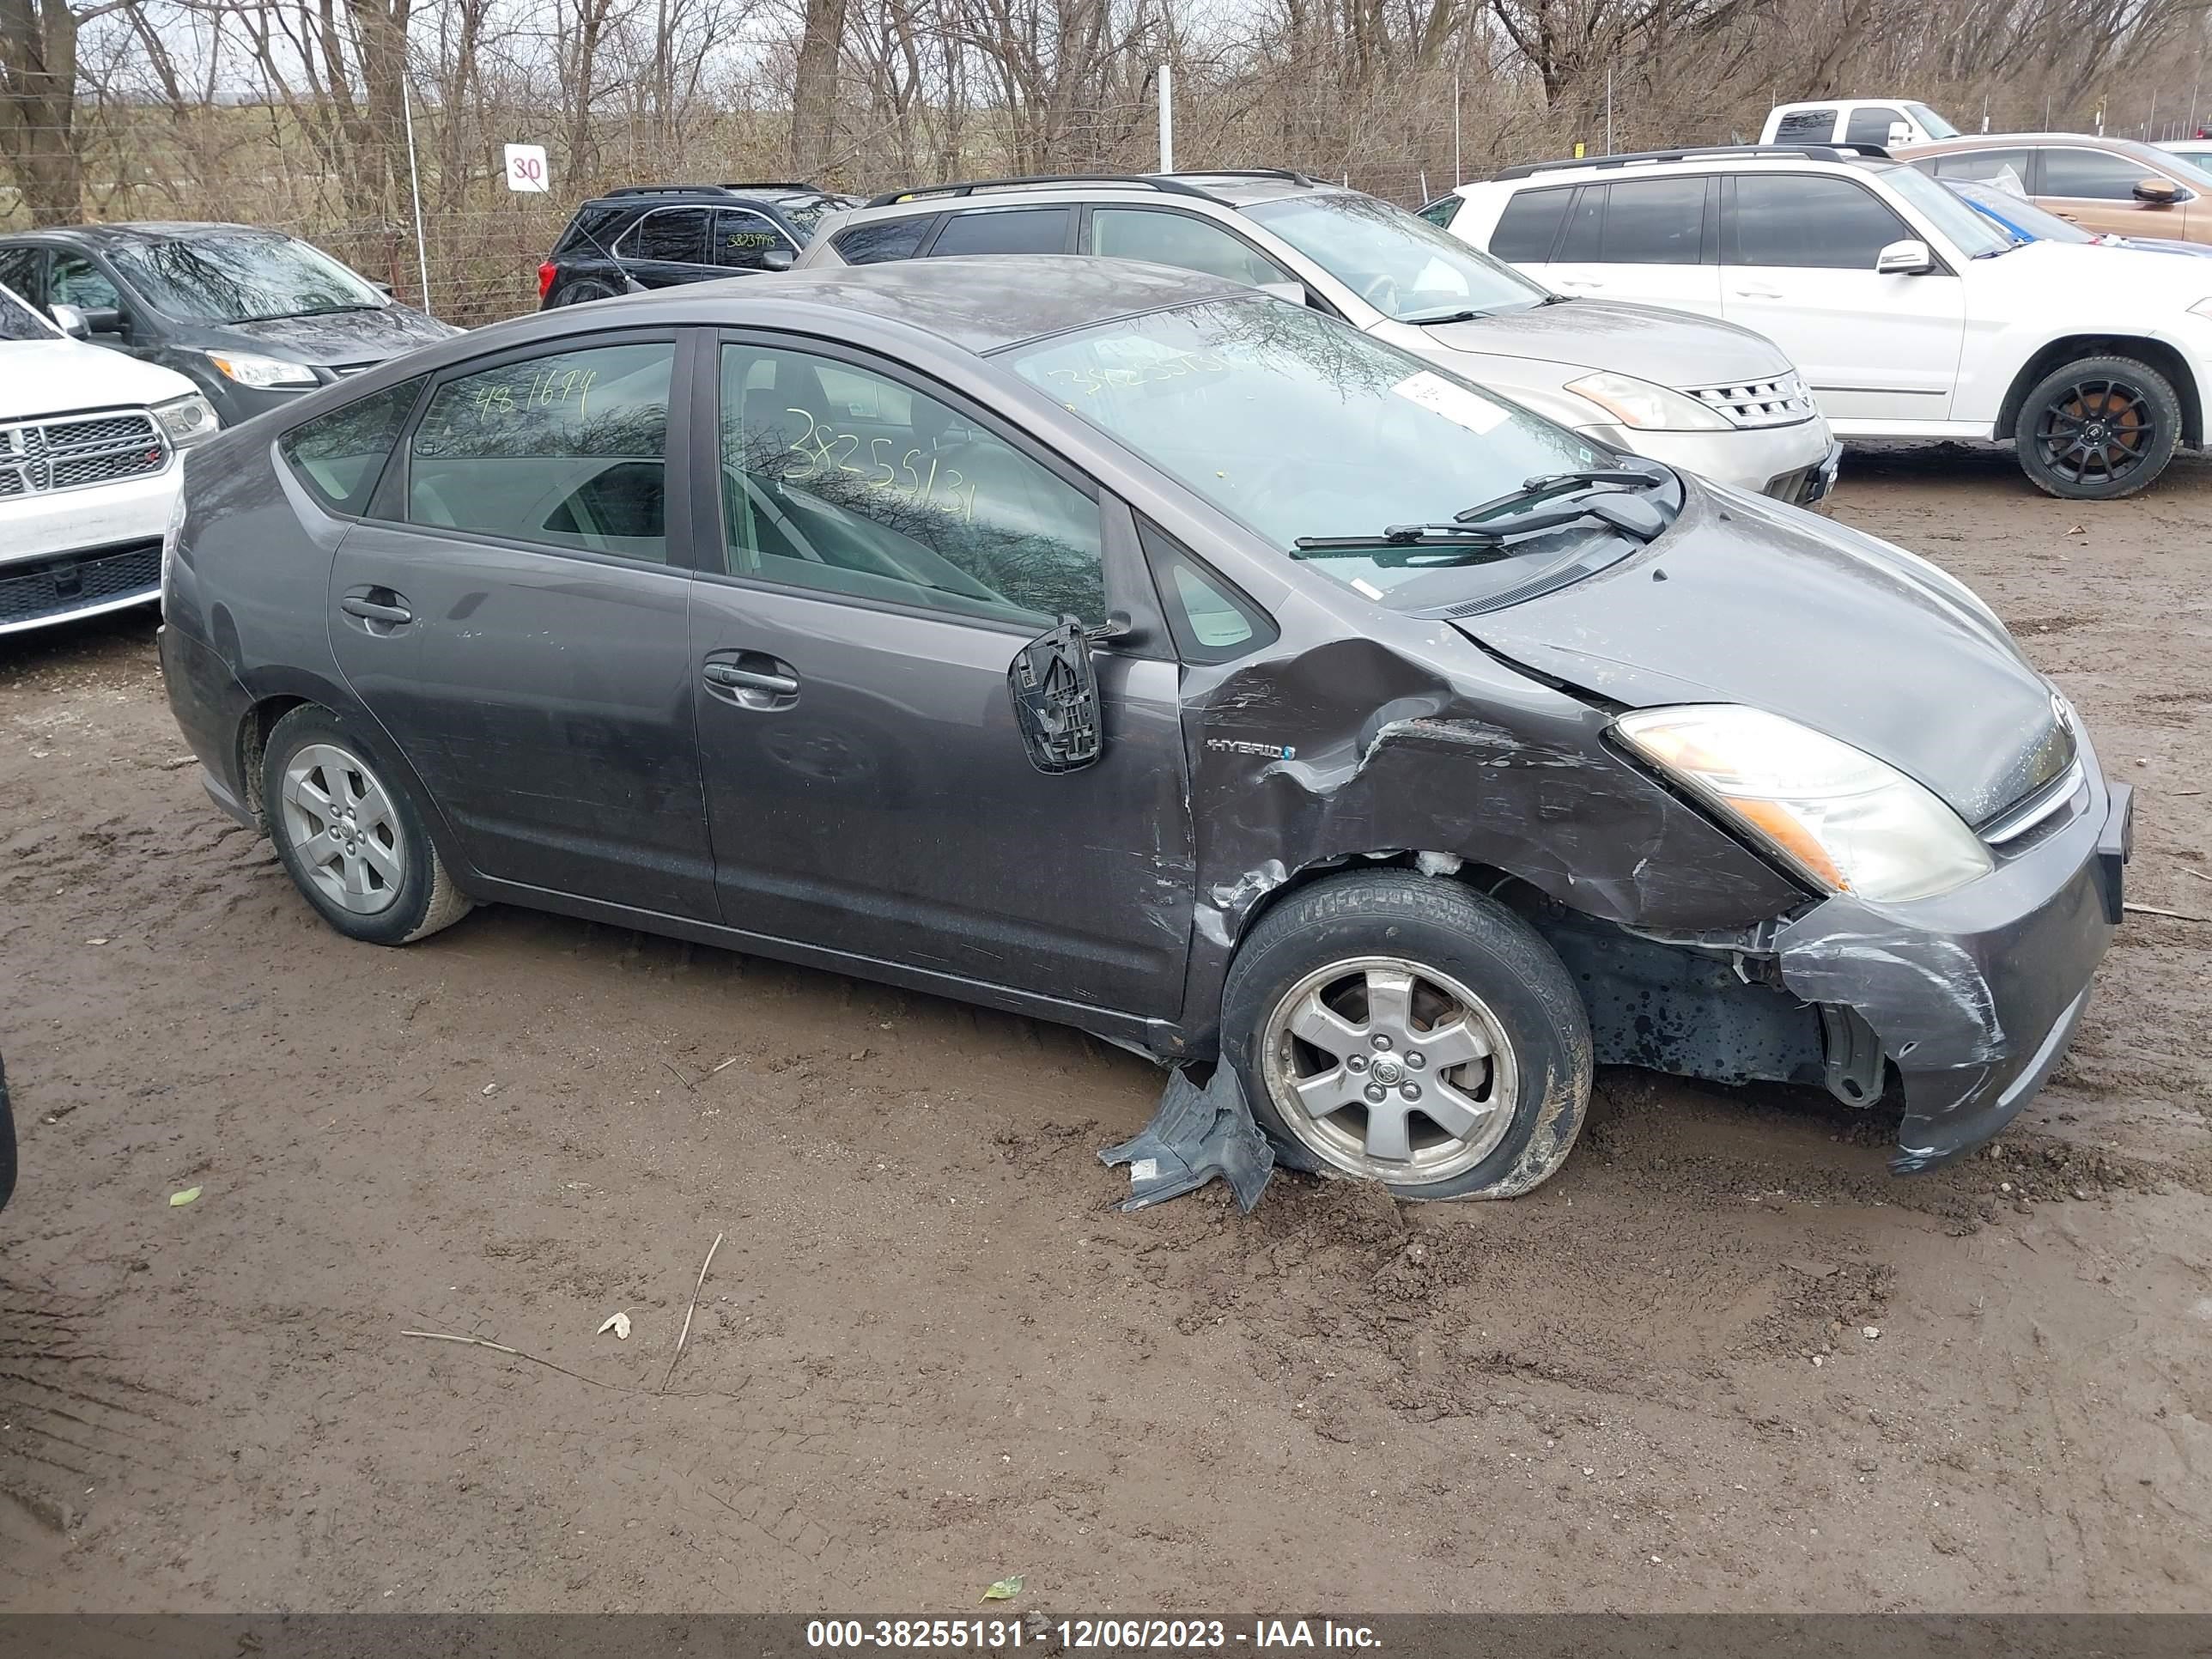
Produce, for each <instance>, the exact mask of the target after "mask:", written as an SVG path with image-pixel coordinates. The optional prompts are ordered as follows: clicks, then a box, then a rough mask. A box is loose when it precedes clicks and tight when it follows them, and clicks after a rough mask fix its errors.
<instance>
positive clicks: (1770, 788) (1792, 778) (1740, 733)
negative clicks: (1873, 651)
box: [1613, 703, 1993, 903]
mask: <svg viewBox="0 0 2212 1659" xmlns="http://www.w3.org/2000/svg"><path fill="white" fill-rule="evenodd" d="M1613 731H1614V732H1615V733H1616V734H1617V735H1618V736H1619V738H1620V740H1621V741H1622V742H1623V743H1624V744H1626V745H1627V747H1628V748H1629V749H1630V750H1632V752H1634V753H1635V754H1637V755H1638V756H1640V757H1643V758H1644V760H1646V761H1648V762H1650V763H1651V764H1652V765H1653V766H1655V767H1656V768H1658V769H1659V770H1660V771H1662V773H1664V774H1665V775H1667V776H1668V778H1670V779H1672V780H1674V781H1675V782H1676V783H1679V784H1680V785H1681V786H1682V787H1684V788H1686V789H1687V790H1688V791H1689V792H1690V793H1692V794H1693V795H1694V796H1696V797H1697V798H1698V799H1700V800H1702V801H1704V802H1705V803H1706V805H1709V806H1711V808H1712V809H1713V810H1714V811H1716V812H1717V814H1719V816H1720V817H1722V818H1723V820H1725V821H1726V822H1728V823H1732V824H1734V825H1735V827H1736V828H1738V829H1742V830H1744V831H1746V832H1747V833H1748V834H1749V835H1750V836H1751V837H1752V838H1753V841H1754V842H1757V843H1758V844H1759V845H1761V846H1763V847H1765V848H1768V849H1770V850H1771V851H1772V852H1773V853H1775V854H1778V856H1779V857H1780V858H1781V859H1782V860H1783V861H1784V863H1785V864H1786V865H1788V866H1790V868H1792V869H1793V870H1795V871H1796V872H1798V873H1799V874H1801V875H1802V876H1803V877H1804V878H1806V879H1807V880H1808V881H1809V882H1811V883H1812V884H1814V886H1815V887H1817V888H1820V889H1821V890H1825V891H1827V892H1831V893H1850V894H1853V895H1855V896H1857V897H1859V898H1863V899H1869V900H1872V901H1874V902H1880V903H1895V902H1902V901H1904V900H1907V899H1922V898H1933V897H1934V896H1936V895H1937V894H1939V893H1948V892H1949V891H1951V890H1953V889H1954V888H1956V887H1962V886H1964V885H1965V884H1966V883H1968V882H1970V881H1972V880H1974V879H1975V878H1977V877H1979V876H1984V875H1987V874H1988V873H1989V872H1990V869H1991V868H1992V867H1993V866H1992V865H1991V862H1990V854H1989V849H1988V848H1985V847H1984V846H1983V845H1982V843H1981V842H1980V841H1979V840H1978V838H1977V837H1976V836H1975V835H1974V833H1973V831H1972V830H1971V829H1968V828H1967V827H1966V823H1965V822H1964V821H1963V820H1962V819H1961V818H1960V817H1959V815H1958V814H1957V813H1956V812H1954V811H1952V810H1951V808H1950V807H1949V806H1948V805H1945V804H1944V802H1942V800H1941V799H1937V798H1936V796H1935V795H1934V794H1933V793H1930V792H1929V790H1928V789H1927V788H1925V787H1923V786H1922V785H1920V784H1918V783H1917V782H1915V781H1913V780H1912V779H1911V778H1908V777H1906V776H1905V775H1904V774H1903V773H1902V772H1899V770H1898V769H1896V768H1895V767H1893V766H1891V765H1889V764H1887V763H1886V762H1883V761H1879V760H1876V759H1875V757H1873V756H1871V755H1869V754H1868V753H1866V752H1865V751H1864V750H1859V749H1854V748H1852V747H1851V746H1850V744H1846V743H1838V741H1837V740H1836V739H1835V738H1831V737H1828V736H1826V735H1825V734H1823V733H1821V732H1815V731H1813V730H1812V729H1811V728H1810V727H1808V726H1800V725H1798V724H1797V722H1796V721H1795V720H1785V719H1784V718H1783V717H1782V716H1781V715H1779V714H1769V713H1767V712H1766V711H1765V709H1763V708H1750V707H1748V706H1746V705H1742V704H1737V703H1692V704H1686V705H1681V706H1678V707H1675V708H1645V709H1639V710H1638V711H1636V712H1635V713H1633V714H1624V715H1622V716H1621V717H1620V719H1619V720H1616V721H1614V722H1613Z"/></svg>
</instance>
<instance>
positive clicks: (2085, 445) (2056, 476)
mask: <svg viewBox="0 0 2212 1659" xmlns="http://www.w3.org/2000/svg"><path fill="white" fill-rule="evenodd" d="M2013 441H2014V442H2015V445H2016V446H2017V447H2018V449H2019V452H2020V465H2021V471H2023V472H2025V473H2027V476H2028V478H2029V480H2030V481H2031V482H2032V483H2034V485H2035V487H2036V488H2037V489H2041V490H2043V491H2045V493H2046V494H2049V495H2056V496H2058V497H2059V498H2060V499H2061V500H2063V501H2118V500H2119V499H2120V498H2121V497H2122V496H2124V495H2134V494H2135V493H2136V491H2137V490H2138V489H2144V488H2146V487H2147V486H2148V485H2149V484H2150V483H2152V482H2153V481H2154V480H2155V479H2156V478H2157V477H2158V476H2159V474H2160V473H2161V472H2163V471H2166V463H2167V462H2169V461H2171V460H2172V459H2173V452H2174V448H2175V447H2176V446H2177V445H2178V444H2179V442H2180V441H2181V399H2180V398H2178V397H2177V396H2175V395H2174V391H2173V386H2172V383H2171V382H2169V381H2168V380H2166V376H2165V375H2163V374H2160V373H2159V372H2158V371H2157V370H2156V369H2154V368H2152V367H2151V366H2150V365H2149V364H2148V363H2143V362H2136V360H2135V359H2134V358H2132V357H2083V358H2081V359H2080V360H2079V361H2077V362H2070V363H2067V364H2064V365H2063V366H2062V367H2060V368H2056V369H2054V370H2052V371H2051V373H2050V374H2046V375H2045V376H2044V377H2043V379H2042V380H2039V381H2038V382H2037V383H2036V385H2035V387H2034V389H2033V391H2031V392H2029V393H2028V394H2027V398H2026V399H2025V400H2024V401H2023V402H2022V403H2021V406H2020V416H2019V418H2018V420H2016V421H2015V422H2014V424H2013Z"/></svg>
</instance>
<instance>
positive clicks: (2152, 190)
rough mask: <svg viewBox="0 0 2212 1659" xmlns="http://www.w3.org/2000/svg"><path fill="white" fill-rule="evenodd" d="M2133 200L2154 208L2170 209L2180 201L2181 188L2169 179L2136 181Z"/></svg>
mask: <svg viewBox="0 0 2212 1659" xmlns="http://www.w3.org/2000/svg"><path fill="white" fill-rule="evenodd" d="M2135 197H2136V200H2137V201H2138V202H2144V203H2148V204H2150V205H2151V206H2154V207H2171V206H2172V205H2173V204H2174V203H2176V202H2178V201H2179V200H2180V199H2181V186H2180V185H2177V184H2175V183H2174V182H2173V180H2172V179H2136V188H2135Z"/></svg>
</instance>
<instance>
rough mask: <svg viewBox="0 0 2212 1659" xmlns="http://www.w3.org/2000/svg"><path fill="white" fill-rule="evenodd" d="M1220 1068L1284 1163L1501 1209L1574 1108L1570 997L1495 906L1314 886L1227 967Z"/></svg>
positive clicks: (1334, 882)
mask: <svg viewBox="0 0 2212 1659" xmlns="http://www.w3.org/2000/svg"><path fill="white" fill-rule="evenodd" d="M1221 1042H1222V1054H1223V1056H1224V1058H1225V1060H1228V1061H1229V1063H1230V1064H1231V1065H1233V1066H1236V1067H1237V1073H1238V1074H1239V1076H1240V1077H1241V1078H1242V1079H1243V1085H1244V1093H1245V1098H1246V1100H1247V1101H1248V1102H1249V1103H1250V1105H1251V1108H1252V1112H1253V1115H1254V1116H1255V1118H1257V1119H1258V1120H1259V1121H1260V1124H1261V1127H1263V1128H1264V1129H1266V1130H1267V1133H1268V1134H1269V1136H1270V1137H1271V1138H1272V1139H1274V1140H1275V1141H1276V1142H1277V1144H1278V1145H1279V1146H1280V1147H1282V1148H1283V1149H1284V1150H1285V1152H1287V1153H1288V1154H1289V1156H1288V1158H1286V1160H1285V1161H1286V1162H1289V1163H1291V1164H1293V1165H1294V1166H1295V1167H1301V1168H1306V1169H1310V1170H1315V1171H1316V1172H1317V1173H1321V1174H1325V1175H1337V1176H1350V1177H1353V1178H1356V1179H1364V1180H1372V1181H1380V1182H1382V1183H1383V1185H1384V1186H1385V1187H1387V1188H1389V1190H1390V1192H1391V1193H1392V1194H1394V1195H1395V1196H1397V1197H1399V1198H1406V1199H1447V1198H1512V1197H1516V1196H1518V1195H1519V1194H1522V1193H1525V1192H1528V1191H1530V1190H1531V1189H1532V1188H1535V1187H1537V1186H1539V1185H1541V1183H1542V1182H1545V1181H1547V1180H1548V1179H1550V1178H1551V1176H1553V1175H1554V1174H1556V1173H1557V1172H1558V1170H1559V1167H1560V1165H1561V1164H1564V1163H1565V1161H1566V1158H1567V1154H1568V1152H1569V1151H1570V1150H1571V1148H1572V1147H1573V1146H1574V1142H1575V1137H1576V1136H1577V1134H1579V1133H1581V1130H1582V1124H1583V1114H1584V1112H1585V1111H1586V1110H1587V1109H1588V1108H1589V1094H1590V1037H1589V1016H1588V1014H1587V1012H1585V1010H1584V1009H1583V1003H1582V999H1581V997H1580V996H1579V995H1578V994H1577V992H1576V989H1575V985H1574V981H1573V980H1572V978H1571V977H1570V975H1568V973H1567V970H1566V969H1565V967H1564V966H1563V965H1562V964H1561V963H1560V961H1559V957H1558V956H1557V955H1555V954H1554V953H1553V951H1552V949H1551V947H1550V946H1549V945H1546V944H1545V943H1544V941H1543V940H1542V939H1541V938H1539V937H1538V936H1537V934H1536V933H1535V931H1534V929H1533V928H1531V927H1529V926H1528V923H1527V922H1525V921H1522V920H1521V918H1520V917H1518V916H1516V915H1514V914H1513V913H1512V912H1511V911H1510V910H1508V909H1507V908H1505V907H1504V906H1503V905H1501V904H1499V903H1498V902H1496V901H1495V900H1493V899H1490V898H1486V897H1485V896H1482V895H1481V894H1479V893H1476V892H1474V890H1471V889H1469V888H1468V887H1465V886H1463V885H1462V884H1459V883H1457V882H1455V881H1451V880H1448V879H1444V878H1435V877H1426V876H1418V875H1414V874H1413V873H1412V872H1407V871H1403V870H1396V869H1390V870H1371V871H1363V872H1358V873H1357V874H1348V875H1340V876H1334V877H1330V878H1327V879H1325V880H1322V881H1319V882H1316V883H1315V884H1313V885H1312V886H1310V887H1308V888H1306V889H1304V890H1302V891H1299V892H1297V893H1295V894H1293V895H1291V896H1290V897H1289V898H1287V899H1285V901H1283V902H1282V903H1281V904H1279V905H1278V906H1277V907H1276V908H1274V909H1273V910H1271V911H1270V912H1268V914H1267V915H1266V916H1264V917H1262V918H1261V921H1260V923H1259V925H1258V926H1257V927H1255V928H1254V929H1253V930H1252V933H1251V935H1250V937H1249V939H1246V940H1245V942H1244V944H1243V947H1242V948H1241V949H1240V950H1239V951H1238V952H1237V959H1236V961H1235V962H1234V963H1232V964H1231V967H1230V970H1229V980H1228V984H1227V986H1226V987H1225V991H1224V994H1223V998H1222V1035H1221Z"/></svg>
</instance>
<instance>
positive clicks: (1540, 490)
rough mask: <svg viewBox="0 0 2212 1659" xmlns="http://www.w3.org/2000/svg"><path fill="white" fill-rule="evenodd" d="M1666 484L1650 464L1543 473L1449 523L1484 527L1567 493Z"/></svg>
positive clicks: (1467, 511) (1582, 468) (1659, 471)
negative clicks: (1494, 520) (1511, 513)
mask: <svg viewBox="0 0 2212 1659" xmlns="http://www.w3.org/2000/svg"><path fill="white" fill-rule="evenodd" d="M1666 482H1667V474H1666V473H1665V472H1664V471H1662V470H1661V469H1660V468H1659V467H1658V466H1657V465H1652V464H1650V463H1647V464H1645V465H1643V466H1585V467H1577V468H1576V469H1574V470H1573V471H1567V472H1545V473H1541V474H1539V475H1538V476H1537V477H1533V478H1523V479H1522V481H1521V487H1520V489H1516V490H1512V491H1510V492H1509V493H1508V494H1506V495H1497V496H1493V497H1492V498H1491V499H1490V500H1489V501H1478V502H1476V503H1475V505H1474V506H1473V507H1465V508H1462V510H1461V511H1459V512H1457V513H1453V514H1452V521H1453V522H1454V523H1455V524H1465V525H1477V524H1486V523H1487V522H1488V521H1489V520H1492V519H1494V518H1498V517H1499V516H1501V515H1503V514H1504V513H1506V512H1507V511H1508V510H1509V509H1517V510H1518V511H1517V512H1516V514H1515V516H1516V517H1518V516H1520V514H1521V513H1526V512H1527V511H1528V509H1529V508H1531V507H1535V506H1536V505H1537V504H1538V503H1539V502H1541V501H1549V500H1550V499H1552V498H1553V496H1557V495H1566V494H1568V493H1569V492H1572V493H1573V494H1574V495H1577V496H1582V495H1593V494H1595V493H1597V492H1599V491H1601V490H1603V491H1612V490H1619V489H1656V488H1657V487H1658V486H1659V485H1661V484H1662V483H1666ZM1578 510H1579V509H1578Z"/></svg>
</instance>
